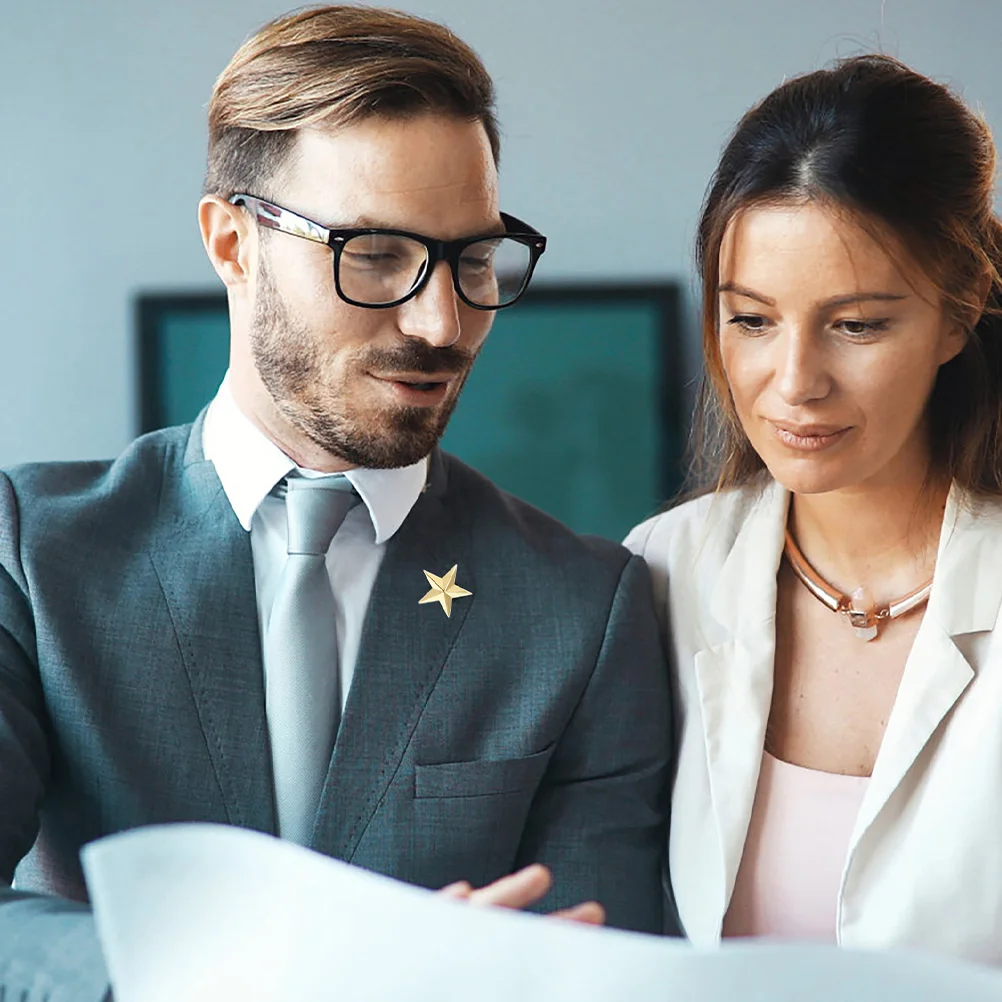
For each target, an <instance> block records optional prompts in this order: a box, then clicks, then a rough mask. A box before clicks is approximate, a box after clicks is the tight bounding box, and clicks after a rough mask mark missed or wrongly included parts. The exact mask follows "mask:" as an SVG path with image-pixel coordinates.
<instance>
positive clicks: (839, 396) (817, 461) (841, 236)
mask: <svg viewBox="0 0 1002 1002" xmlns="http://www.w3.org/2000/svg"><path fill="white" fill-rule="evenodd" d="M882 244H883V246H882ZM885 246H886V247H888V248H889V249H891V251H892V253H889V252H888V250H885V249H884V247H885ZM902 269H904V270H902ZM719 296H720V303H719V306H720V350H721V357H722V360H723V365H724V371H725V373H726V375H727V381H728V383H729V384H730V389H731V394H732V396H733V399H734V406H735V408H736V410H737V414H738V417H739V419H740V421H741V426H742V427H743V428H744V431H745V434H746V435H747V436H748V438H749V440H750V441H751V444H752V446H753V448H754V449H755V451H756V452H757V453H758V454H759V456H760V457H761V458H762V461H763V462H764V463H765V465H766V466H767V467H768V469H769V472H770V473H771V474H772V475H773V477H775V479H776V480H778V481H779V482H780V483H781V484H783V485H784V486H785V487H787V488H788V489H789V490H791V491H794V492H795V493H803V494H816V493H822V492H825V491H836V490H841V489H845V488H852V487H859V486H863V485H869V484H880V485H882V484H889V483H892V482H895V481H901V480H902V479H903V478H904V479H905V480H913V479H914V478H915V477H923V476H924V475H925V472H926V468H927V463H928V446H927V434H926V429H925V422H924V420H923V415H924V411H925V406H926V402H927V401H928V399H929V394H930V393H931V391H932V386H933V382H934V380H935V378H936V373H937V370H938V369H939V367H940V366H941V365H942V364H943V363H944V362H947V361H949V360H950V359H951V358H953V357H954V356H955V355H956V354H958V353H959V352H960V350H961V349H962V348H963V346H964V334H963V332H962V331H961V329H960V328H959V327H958V326H957V325H956V324H954V323H951V322H949V321H948V320H947V319H946V317H945V315H944V312H943V309H942V307H941V305H940V298H939V294H938V293H937V291H936V289H935V288H934V286H933V285H932V283H931V282H930V281H929V280H928V278H926V277H925V276H923V275H921V274H920V273H919V269H918V268H917V267H912V266H910V265H909V264H908V258H907V257H906V255H904V254H903V253H898V247H897V244H896V243H895V242H893V241H892V240H891V239H890V238H888V239H887V240H884V241H881V242H878V241H877V240H876V239H874V237H872V236H871V235H870V234H869V233H868V232H867V231H866V230H865V229H863V228H862V227H861V226H860V225H859V224H858V223H857V222H855V221H853V220H852V218H851V217H850V216H849V215H848V214H846V213H839V212H837V211H835V210H833V209H831V208H828V207H826V206H824V205H821V204H818V203H812V202H807V203H797V204H783V205H767V206H758V207H754V208H750V209H746V210H744V211H742V212H740V213H738V214H737V215H736V216H735V217H734V219H732V220H731V222H730V224H729V225H728V228H727V230H726V232H725V234H724V240H723V242H722V244H721V249H720V289H719Z"/></svg>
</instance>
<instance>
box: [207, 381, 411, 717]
mask: <svg viewBox="0 0 1002 1002" xmlns="http://www.w3.org/2000/svg"><path fill="white" fill-rule="evenodd" d="M202 451H203V452H204V454H205V458H206V459H208V460H211V461H212V463H213V464H214V465H215V467H216V473H217V474H218V475H219V479H220V482H221V483H222V485H223V490H224V491H225V492H226V497H227V498H228V499H229V502H230V505H231V506H232V507H233V512H234V514H235V515H236V516H237V519H238V520H239V521H240V524H241V525H242V526H243V527H244V528H245V529H247V530H248V531H249V532H250V536H251V552H252V554H253V559H254V584H255V589H256V591H257V614H258V625H259V627H260V630H261V646H262V658H263V664H264V676H265V687H266V688H267V680H268V658H267V655H266V654H265V653H264V652H265V650H266V645H265V643H264V639H265V636H266V635H267V632H268V621H269V619H270V617H271V609H272V606H273V604H274V601H275V593H276V590H277V588H278V581H279V578H280V577H281V575H282V569H283V568H284V566H285V561H286V559H287V557H288V552H287V543H288V527H287V522H286V515H285V502H284V501H283V500H282V499H280V498H276V497H273V496H272V494H271V490H272V488H273V487H274V486H275V485H276V484H277V483H278V482H279V481H280V480H281V479H282V478H283V477H285V476H287V475H288V474H289V473H291V472H292V471H293V470H296V469H299V473H301V474H302V475H303V476H305V477H316V476H324V475H325V474H321V473H317V472H315V471H313V470H304V469H301V468H297V466H296V464H295V463H294V462H293V461H292V460H291V459H290V458H289V457H288V456H287V455H286V454H285V453H284V452H282V450H281V449H279V448H278V446H277V445H275V443H274V442H272V441H271V439H269V438H268V437H267V436H266V435H265V434H264V433H263V432H262V431H260V430H259V429H258V427H257V426H256V425H255V424H254V423H253V422H252V421H251V420H250V419H249V418H248V417H247V416H246V415H245V414H244V413H243V412H242V411H241V410H240V408H239V407H238V406H237V403H236V400H234V398H233V392H232V390H231V389H230V384H229V374H228V373H227V375H226V377H225V378H224V379H223V383H222V385H221V386H220V387H219V392H218V393H217V394H216V397H215V399H214V400H213V401H212V403H211V404H210V405H209V410H208V413H207V414H206V416H205V425H204V428H203V432H202ZM427 468H428V460H427V458H425V459H422V460H420V461H419V462H417V463H415V464H414V465H413V466H406V467H403V468H401V469H396V470H367V469H355V470H348V471H347V472H346V473H345V476H346V477H347V478H348V480H350V481H351V483H352V485H353V486H354V488H355V490H356V491H358V494H359V496H360V497H361V499H362V501H363V502H364V503H363V504H358V505H355V507H354V508H352V509H351V511H349V512H348V514H347V515H346V516H345V520H344V522H343V523H342V524H341V528H340V529H338V531H337V534H336V535H335V536H334V540H333V542H332V543H331V545H330V549H329V550H328V551H327V573H328V574H329V575H330V579H331V590H332V591H333V594H334V614H335V617H336V626H337V646H338V666H339V670H340V681H341V709H342V712H343V710H344V704H345V701H346V700H347V698H348V691H349V689H350V688H351V680H352V676H353V674H354V671H355V659H356V657H357V656H358V646H359V642H360V640H361V638H362V627H363V624H364V623H365V612H366V609H367V608H368V605H369V597H370V595H371V594H372V586H373V584H374V583H375V580H376V574H377V573H378V571H379V565H380V564H381V563H382V560H383V553H384V552H385V550H386V541H387V540H388V539H390V538H391V537H392V536H393V534H394V533H395V532H396V531H397V530H398V529H399V528H400V526H401V525H402V524H403V522H404V519H405V518H406V517H407V516H408V514H409V513H410V510H411V508H413V507H414V503H415V501H417V499H418V497H419V496H420V494H421V491H422V490H423V489H424V485H425V481H426V478H427ZM268 723H269V727H270V726H271V721H269V722H268Z"/></svg>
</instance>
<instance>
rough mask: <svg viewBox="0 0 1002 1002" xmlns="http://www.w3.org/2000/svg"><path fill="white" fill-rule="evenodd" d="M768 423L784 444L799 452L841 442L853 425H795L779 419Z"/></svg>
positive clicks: (815, 449)
mask: <svg viewBox="0 0 1002 1002" xmlns="http://www.w3.org/2000/svg"><path fill="white" fill-rule="evenodd" d="M768 423H769V424H770V425H771V426H772V428H773V431H774V432H775V435H776V438H777V439H778V440H779V441H780V442H781V443H782V444H783V445H785V446H786V447H787V448H789V449H796V450H797V451H798V452H819V451H820V450H822V449H827V448H829V447H830V446H832V445H835V444H836V443H837V442H840V441H841V440H842V439H843V438H845V436H846V435H847V434H848V433H849V432H850V431H851V430H852V428H851V427H849V428H839V427H837V426H833V425H820V424H810V425H808V424H805V425H795V424H787V423H785V422H777V421H769V422H768Z"/></svg>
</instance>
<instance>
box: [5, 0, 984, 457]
mask: <svg viewBox="0 0 1002 1002" xmlns="http://www.w3.org/2000/svg"><path fill="white" fill-rule="evenodd" d="M290 2H291V0H290ZM394 6H399V7H403V8H405V9H408V10H412V11H415V12H417V13H422V14H426V15H429V16H431V17H435V18H438V19H441V20H444V21H446V22H448V24H449V25H451V26H452V27H453V28H454V29H455V30H456V31H457V32H458V33H459V34H461V35H462V36H463V37H464V38H466V39H467V40H468V41H470V42H471V43H472V44H473V45H474V46H475V47H476V48H477V49H478V50H479V52H480V53H481V55H482V56H483V57H484V59H485V61H486V63H487V65H488V67H489V69H490V70H491V71H492V72H493V74H494V77H495V79H496V81H497V85H498V90H499V95H500V113H501V119H502V124H503V127H504V130H505V149H504V157H503V164H502V185H503V204H504V205H505V207H507V208H508V209H509V210H510V211H512V212H515V213H516V214H517V215H520V216H522V217H523V218H526V219H528V220H530V221H532V222H533V223H535V224H536V225H537V226H539V228H540V229H542V230H543V232H545V233H546V234H547V235H548V236H549V237H550V249H549V250H548V251H547V254H546V257H545V258H544V261H543V265H542V267H541V269H540V272H539V276H540V278H550V279H553V278H567V277H576V278H580V277H589V276H594V277H633V278H651V277H661V276H674V277H679V278H682V279H684V280H685V281H686V282H689V281H690V278H689V276H690V266H689V255H690V244H691V239H692V234H693V229H694V225H695V219H696V213H697V210H698V206H699V202H700V198H701V196H702V192H703V186H704V184H705V182H706V180H707V178H708V176H709V174H710V172H711V170H712V168H713V165H714V162H715V158H716V155H717V153H718V152H719V149H720V147H721V144H722V142H723V141H724V139H725V137H726V135H727V133H728V131H729V129H730V127H731V126H732V125H733V123H734V122H735V120H736V119H737V117H738V116H739V115H740V114H741V112H742V111H743V110H744V109H745V108H746V107H747V106H748V105H749V104H750V103H751V102H753V101H754V100H755V99H757V98H758V97H760V96H761V95H763V94H764V93H765V92H766V91H768V90H769V89H770V88H771V87H773V86H775V85H776V84H777V83H779V82H780V81H781V80H782V79H783V78H784V76H787V75H790V74H793V73H796V72H800V71H803V70H808V69H812V68H815V67H818V66H820V65H822V64H823V63H825V62H826V61H828V60H829V59H831V58H832V57H834V56H836V55H849V54H853V53H855V52H858V51H860V50H861V49H872V48H875V47H879V48H881V49H882V50H883V51H886V52H890V53H892V54H895V55H898V56H900V57H901V58H903V59H905V60H906V61H908V62H910V63H911V64H912V65H914V66H915V67H916V68H918V69H920V70H922V71H924V72H926V73H929V74H931V75H933V76H935V77H937V78H939V79H943V80H946V81H949V82H951V83H953V84H954V85H955V86H957V87H958V88H960V89H961V90H962V92H963V93H964V94H965V95H966V97H967V98H968V99H969V100H970V101H971V102H974V103H976V104H978V105H980V106H982V107H983V109H984V112H985V114H986V116H987V118H988V120H989V121H990V122H992V123H994V125H995V126H996V129H999V127H1000V126H1002V58H1000V55H999V53H1000V52H1002V0H953V2H949V0H838V2H835V0H754V2H753V0H687V2H683V0H620V2H612V0H426V2H407V0H398V3H396V4H394ZM283 9H285V5H284V4H283V3H281V2H280V0H241V2H237V0H169V2H168V0H49V2H45V0H0V197H2V199H3V201H2V203H0V205H2V208H0V317H2V322H0V465H7V464H10V463H14V462H19V461H22V460H27V459H55V458H80V457H90V456H105V455H110V454H113V453H115V452H117V451H119V450H120V449H121V448H122V447H123V446H124V445H125V444H126V442H127V441H128V440H129V439H130V438H131V437H132V434H133V429H134V427H135V408H134V380H133V366H134V360H133V356H132V344H131V339H132V313H131V302H132V297H133V295H134V294H135V293H136V291H137V290H141V289H146V290H156V289H159V290H166V289H203V288H208V287H212V286H213V284H214V282H215V277H214V275H213V274H212V272H211V271H210V269H209V266H208V264H207V263H206V261H205V260H204V257H203V253H202V249H201V244H200V242H199V239H198V234H197V230H196V226H195V203H196V201H197V199H198V194H199V187H200V183H201V173H202V159H203V152H204V142H205V129H204V124H203V120H204V114H205V103H206V101H207V98H208V95H209V92H210V89H211V87H212V82H213V80H214V78H215V76H216V74H217V73H218V72H219V70H221V69H222V67H223V66H224V65H225V63H226V61H227V59H228V58H229V56H230V55H231V54H232V52H233V50H234V49H235V48H236V46H237V45H238V44H239V42H240V41H241V40H242V39H243V37H244V36H245V35H246V34H248V33H249V32H251V31H252V30H253V29H254V28H255V27H256V26H257V25H258V24H259V23H260V22H262V21H264V20H266V19H268V18H270V17H272V16H274V15H276V14H278V13H280V12H281V11H282V10H283ZM597 238H600V239H601V242H602V244H603V247H604V250H603V251H602V252H601V253H599V251H598V250H597Z"/></svg>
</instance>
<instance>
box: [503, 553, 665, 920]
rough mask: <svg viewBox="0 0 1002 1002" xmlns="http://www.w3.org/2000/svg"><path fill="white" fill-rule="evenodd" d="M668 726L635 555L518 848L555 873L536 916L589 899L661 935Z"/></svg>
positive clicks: (649, 610)
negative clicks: (551, 885) (585, 682)
mask: <svg viewBox="0 0 1002 1002" xmlns="http://www.w3.org/2000/svg"><path fill="white" fill-rule="evenodd" d="M671 720H672V714H671V706H670V695H669V684H668V668H667V661H666V658H665V656H664V653H663V651H662V647H661V643H660V639H659V635H658V625H657V619H656V616H655V612H654V605H653V600H652V597H651V584H650V575H649V572H648V570H647V567H646V565H645V564H644V562H643V561H642V560H640V559H639V558H638V557H631V558H630V560H629V562H628V563H627V564H626V566H625V568H624V570H623V573H622V575H621V577H620V579H619V583H618V587H617V588H616V591H615V595H614V597H613V600H612V605H611V608H610V610H609V616H608V621H607V623H606V629H605V635H604V638H603V640H602V643H601V648H600V650H599V654H598V658H597V660H596V663H595V666H594V670H593V672H592V674H591V678H590V680H589V682H588V685H587V687H586V689H585V691H584V694H583V695H582V697H581V700H580V702H579V703H578V705H577V707H576V709H575V711H574V714H573V716H572V718H571V720H570V723H569V725H568V727H567V729H566V730H565V731H564V734H563V736H562V737H561V739H560V741H559V743H558V745H557V748H556V749H555V751H554V754H553V758H552V759H551V761H550V764H549V766H548V768H547V772H546V775H545V776H544V777H543V782H542V785H541V786H540V789H539V791H538V793H537V795H536V798H535V800H534V801H533V805H532V809H531V811H530V814H529V818H528V823H527V825H526V829H525V835H524V837H523V840H522V844H521V846H520V848H519V865H522V866H524V865H527V864H529V863H543V864H545V865H546V866H548V867H550V869H551V870H552V872H553V876H554V884H553V890H552V891H551V892H550V894H549V895H547V897H546V899H545V900H544V901H543V902H541V904H540V910H543V911H550V910H552V909H556V908H566V907H568V906H570V905H573V904H577V903H578V902H580V901H585V900H596V901H599V902H600V903H601V904H602V905H603V906H604V907H605V910H606V916H607V922H608V924H609V925H611V926H615V927H617V928H621V929H632V930H636V931H640V932H650V933H661V932H663V931H664V928H665V927H664V916H663V911H664V910H663V905H662V884H661V875H662V865H663V861H664V856H665V853H666V847H667V812H668V806H667V803H668V798H667V794H668V788H667V784H668V769H669V764H670V760H671V755H672V733H671Z"/></svg>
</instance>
